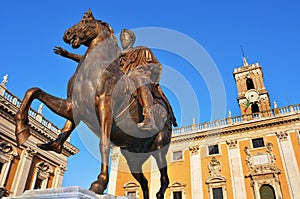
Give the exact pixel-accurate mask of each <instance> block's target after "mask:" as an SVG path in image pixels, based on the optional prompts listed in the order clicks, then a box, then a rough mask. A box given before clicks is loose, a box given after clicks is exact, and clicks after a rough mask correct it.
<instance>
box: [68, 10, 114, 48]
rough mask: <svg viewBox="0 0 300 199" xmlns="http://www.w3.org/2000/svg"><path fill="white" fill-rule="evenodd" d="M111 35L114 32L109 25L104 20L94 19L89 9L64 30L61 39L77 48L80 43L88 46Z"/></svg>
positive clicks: (112, 35)
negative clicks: (76, 21) (77, 21)
mask: <svg viewBox="0 0 300 199" xmlns="http://www.w3.org/2000/svg"><path fill="white" fill-rule="evenodd" d="M113 37H114V32H113V29H112V28H111V26H110V25H109V24H108V23H106V22H102V21H101V20H97V19H95V18H94V16H93V13H92V11H91V10H90V9H89V10H88V12H87V13H84V15H83V18H82V19H81V21H80V22H79V23H77V24H75V25H74V26H72V27H71V28H69V29H67V30H66V32H65V33H64V36H63V40H64V41H65V42H66V43H68V44H71V45H72V47H73V48H79V47H80V45H84V46H87V47H89V46H90V44H91V43H92V42H93V41H94V42H95V41H96V42H101V41H103V40H105V39H107V38H113Z"/></svg>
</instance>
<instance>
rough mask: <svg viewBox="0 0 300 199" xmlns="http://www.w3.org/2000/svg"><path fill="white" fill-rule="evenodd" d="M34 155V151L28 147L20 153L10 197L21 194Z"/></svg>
mask: <svg viewBox="0 0 300 199" xmlns="http://www.w3.org/2000/svg"><path fill="white" fill-rule="evenodd" d="M35 154H36V151H35V150H34V149H32V148H30V147H28V148H27V149H24V150H23V151H22V154H21V157H20V161H19V165H18V168H17V170H16V174H15V178H14V182H13V184H12V188H11V194H10V195H11V196H17V195H21V194H22V193H23V191H24V189H25V184H26V180H27V178H28V174H29V170H30V166H31V163H32V158H33V156H34V155H35Z"/></svg>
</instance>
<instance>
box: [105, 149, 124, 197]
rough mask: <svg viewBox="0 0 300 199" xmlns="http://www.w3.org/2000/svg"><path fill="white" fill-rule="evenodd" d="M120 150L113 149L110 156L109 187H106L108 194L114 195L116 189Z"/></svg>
mask: <svg viewBox="0 0 300 199" xmlns="http://www.w3.org/2000/svg"><path fill="white" fill-rule="evenodd" d="M120 153H121V152H120V148H113V152H112V154H111V160H112V161H111V168H110V173H109V185H108V194H111V195H115V194H116V187H117V181H118V179H117V178H118V168H119V159H120Z"/></svg>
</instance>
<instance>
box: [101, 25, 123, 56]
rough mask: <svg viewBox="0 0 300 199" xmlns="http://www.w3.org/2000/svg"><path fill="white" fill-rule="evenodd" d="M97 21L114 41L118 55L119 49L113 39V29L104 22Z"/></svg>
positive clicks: (115, 40) (114, 38)
mask: <svg viewBox="0 0 300 199" xmlns="http://www.w3.org/2000/svg"><path fill="white" fill-rule="evenodd" d="M97 21H98V22H99V23H100V24H101V25H102V26H103V27H104V28H105V30H107V31H108V32H109V36H110V37H111V38H112V39H113V40H114V43H115V44H116V46H117V51H118V54H119V53H120V52H121V49H120V47H119V46H118V41H117V39H116V37H115V33H114V29H113V28H112V27H111V26H110V25H109V24H108V23H107V22H104V21H102V20H97Z"/></svg>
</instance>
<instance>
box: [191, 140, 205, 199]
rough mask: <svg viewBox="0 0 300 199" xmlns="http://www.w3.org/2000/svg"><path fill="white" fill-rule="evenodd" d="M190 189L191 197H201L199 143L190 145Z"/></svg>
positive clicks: (200, 198)
mask: <svg viewBox="0 0 300 199" xmlns="http://www.w3.org/2000/svg"><path fill="white" fill-rule="evenodd" d="M190 151H191V153H190V154H191V156H190V158H191V164H190V165H191V167H190V168H191V190H192V198H197V199H202V198H203V189H202V188H203V185H202V167H201V158H200V151H199V145H196V146H191V147H190Z"/></svg>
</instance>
